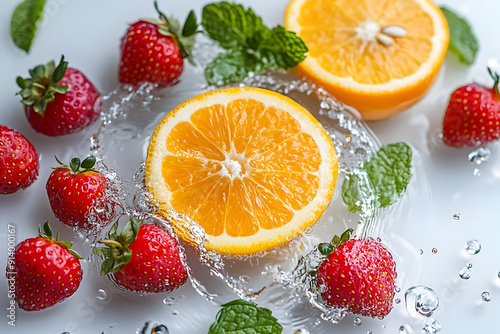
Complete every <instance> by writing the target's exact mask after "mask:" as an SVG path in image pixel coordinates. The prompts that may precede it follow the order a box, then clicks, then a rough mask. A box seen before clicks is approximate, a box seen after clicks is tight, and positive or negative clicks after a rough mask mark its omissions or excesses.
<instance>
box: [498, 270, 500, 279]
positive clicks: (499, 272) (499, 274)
mask: <svg viewBox="0 0 500 334" xmlns="http://www.w3.org/2000/svg"><path fill="white" fill-rule="evenodd" d="M497 277H498V278H500V270H499V271H498V274H497Z"/></svg>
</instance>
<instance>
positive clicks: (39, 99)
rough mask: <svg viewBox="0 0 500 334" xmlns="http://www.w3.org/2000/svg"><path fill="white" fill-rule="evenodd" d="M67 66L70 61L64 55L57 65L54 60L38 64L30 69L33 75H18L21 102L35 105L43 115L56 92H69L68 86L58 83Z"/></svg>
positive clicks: (34, 107) (37, 110) (35, 108)
mask: <svg viewBox="0 0 500 334" xmlns="http://www.w3.org/2000/svg"><path fill="white" fill-rule="evenodd" d="M67 68H68V62H66V61H64V55H63V56H61V61H60V62H59V65H57V67H56V66H55V63H54V61H50V62H49V63H48V64H46V65H38V66H36V67H35V68H33V69H31V70H29V74H30V75H31V77H29V78H26V79H23V78H21V77H17V79H16V82H17V85H18V86H19V88H21V91H19V92H18V93H17V94H16V95H21V97H22V100H21V102H22V103H23V104H24V105H26V106H33V109H34V110H35V112H37V113H38V114H40V115H42V116H43V115H44V113H45V108H46V107H47V104H48V103H50V102H52V101H54V99H55V94H56V93H59V94H66V93H67V91H68V86H64V85H59V84H58V82H59V81H61V79H62V78H63V76H64V73H66V69H67Z"/></svg>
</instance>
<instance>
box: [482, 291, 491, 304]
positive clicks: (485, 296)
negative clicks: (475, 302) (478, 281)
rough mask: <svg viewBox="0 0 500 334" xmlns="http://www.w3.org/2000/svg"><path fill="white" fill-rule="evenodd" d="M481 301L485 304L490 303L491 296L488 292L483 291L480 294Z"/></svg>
mask: <svg viewBox="0 0 500 334" xmlns="http://www.w3.org/2000/svg"><path fill="white" fill-rule="evenodd" d="M481 299H482V300H483V301H485V302H490V301H491V294H490V293H489V291H485V292H483V293H482V294H481Z"/></svg>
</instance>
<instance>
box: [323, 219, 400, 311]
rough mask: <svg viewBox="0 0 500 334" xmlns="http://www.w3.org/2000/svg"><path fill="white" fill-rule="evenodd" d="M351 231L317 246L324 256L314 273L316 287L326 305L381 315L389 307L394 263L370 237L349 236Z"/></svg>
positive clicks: (386, 252) (391, 296) (393, 291)
mask: <svg viewBox="0 0 500 334" xmlns="http://www.w3.org/2000/svg"><path fill="white" fill-rule="evenodd" d="M351 232H352V229H349V230H347V231H346V232H344V234H342V236H341V237H340V238H339V237H337V236H335V238H334V239H333V240H332V242H331V243H330V244H326V243H324V244H320V245H319V250H320V252H321V253H322V254H323V255H327V256H328V257H327V259H326V260H325V261H324V262H323V263H322V264H321V265H320V267H319V269H318V271H317V274H316V282H317V286H318V290H319V292H320V294H321V296H322V297H323V299H324V300H325V302H326V304H328V305H330V306H333V307H336V308H339V309H344V310H346V311H347V312H349V313H352V314H357V315H362V316H369V317H373V318H383V317H385V316H386V315H387V314H389V312H390V311H391V309H392V307H393V299H394V295H395V279H396V265H395V263H394V260H393V258H392V255H391V253H389V251H388V250H387V249H386V248H384V247H383V246H382V244H381V243H379V242H377V241H375V240H373V239H371V238H361V239H354V238H353V239H349V237H350V233H351Z"/></svg>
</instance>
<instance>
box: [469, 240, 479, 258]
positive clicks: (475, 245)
mask: <svg viewBox="0 0 500 334" xmlns="http://www.w3.org/2000/svg"><path fill="white" fill-rule="evenodd" d="M465 250H466V251H467V253H469V254H470V255H475V254H477V253H479V251H481V244H480V243H479V241H477V240H476V239H473V240H469V241H467V243H466V244H465Z"/></svg>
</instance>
